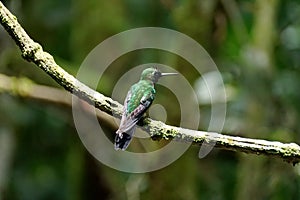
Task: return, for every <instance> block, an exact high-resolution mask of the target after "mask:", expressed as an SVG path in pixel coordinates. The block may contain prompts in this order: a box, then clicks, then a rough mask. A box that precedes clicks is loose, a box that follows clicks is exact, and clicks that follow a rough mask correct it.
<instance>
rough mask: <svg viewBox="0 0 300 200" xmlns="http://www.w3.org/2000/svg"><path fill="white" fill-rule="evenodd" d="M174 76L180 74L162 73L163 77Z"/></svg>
mask: <svg viewBox="0 0 300 200" xmlns="http://www.w3.org/2000/svg"><path fill="white" fill-rule="evenodd" d="M172 75H178V73H161V76H172Z"/></svg>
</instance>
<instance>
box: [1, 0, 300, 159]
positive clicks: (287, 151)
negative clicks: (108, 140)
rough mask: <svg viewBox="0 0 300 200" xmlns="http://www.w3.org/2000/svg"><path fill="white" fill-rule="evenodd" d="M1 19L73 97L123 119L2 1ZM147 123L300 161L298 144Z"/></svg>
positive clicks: (151, 128)
mask: <svg viewBox="0 0 300 200" xmlns="http://www.w3.org/2000/svg"><path fill="white" fill-rule="evenodd" d="M0 20H1V24H2V26H3V27H4V28H5V30H6V31H7V32H8V33H9V35H10V36H11V37H12V39H13V40H14V41H15V43H16V44H17V46H18V47H19V48H20V50H21V53H22V57H23V58H24V59H26V60H27V61H29V62H33V63H35V64H36V65H37V66H38V67H39V68H41V69H42V70H43V71H44V72H46V73H47V74H48V75H50V76H51V77H52V78H53V79H54V80H55V81H56V82H57V83H58V84H60V85H61V86H62V87H63V88H65V89H66V90H67V91H69V92H71V93H72V94H74V95H76V96H78V97H79V98H81V99H83V100H85V101H87V102H88V103H90V104H92V105H95V107H96V108H98V109H100V110H101V111H103V112H106V113H108V114H109V115H112V113H114V114H116V115H117V116H118V117H120V116H121V113H122V108H123V106H122V105H121V104H120V103H118V102H116V101H114V100H112V99H111V98H109V97H106V96H104V95H102V94H100V93H98V92H96V91H94V90H92V89H91V88H89V87H88V86H86V85H84V84H83V83H81V82H80V81H78V80H77V79H76V78H75V77H73V76H72V75H70V74H68V73H67V72H66V71H65V70H63V69H62V68H61V67H60V66H59V65H57V64H56V62H55V61H54V59H53V57H52V56H51V55H50V54H49V53H47V52H45V51H43V49H42V47H41V45H40V44H38V43H36V42H34V41H33V40H32V39H31V38H30V37H29V36H28V34H27V33H26V32H25V30H24V29H23V28H22V27H21V25H20V24H19V23H18V21H17V18H16V17H15V16H14V15H12V14H11V13H10V11H9V10H8V9H7V8H6V7H5V6H4V5H3V4H2V2H0ZM143 122H144V123H143V126H142V129H143V130H145V131H146V132H148V133H149V134H150V135H151V137H152V138H163V139H166V140H169V139H173V138H175V139H176V140H178V141H189V142H193V143H195V144H202V143H203V142H206V143H208V144H209V143H212V144H215V146H216V147H218V148H221V149H226V150H233V151H238V152H246V153H251V154H256V155H258V154H264V155H267V156H273V157H279V158H282V159H283V160H284V161H287V162H289V163H293V164H296V163H298V162H299V161H300V146H299V145H297V144H295V143H281V142H277V141H267V140H260V139H249V138H242V137H235V136H229V135H223V134H219V133H212V132H205V131H195V130H189V129H182V128H180V127H174V126H169V125H166V124H164V123H163V122H160V121H155V120H152V119H150V118H146V119H144V121H143Z"/></svg>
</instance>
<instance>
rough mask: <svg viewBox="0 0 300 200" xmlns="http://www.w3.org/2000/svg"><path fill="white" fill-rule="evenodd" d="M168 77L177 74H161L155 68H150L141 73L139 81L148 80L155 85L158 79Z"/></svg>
mask: <svg viewBox="0 0 300 200" xmlns="http://www.w3.org/2000/svg"><path fill="white" fill-rule="evenodd" d="M168 75H177V73H161V72H160V71H159V70H158V69H157V68H156V67H155V68H154V67H151V68H147V69H145V70H144V71H143V72H142V75H141V80H149V81H152V82H153V83H157V81H158V79H159V78H160V77H162V76H168Z"/></svg>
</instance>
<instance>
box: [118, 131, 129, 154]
mask: <svg viewBox="0 0 300 200" xmlns="http://www.w3.org/2000/svg"><path fill="white" fill-rule="evenodd" d="M131 139H132V137H131V135H129V134H127V133H120V132H118V131H117V132H116V137H115V149H116V150H119V149H121V150H123V151H124V150H125V149H126V148H127V147H128V145H129V143H130V141H131Z"/></svg>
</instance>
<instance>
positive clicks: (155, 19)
mask: <svg viewBox="0 0 300 200" xmlns="http://www.w3.org/2000/svg"><path fill="white" fill-rule="evenodd" d="M2 2H3V3H4V4H5V5H6V6H7V7H8V8H9V9H10V10H11V11H12V12H13V13H14V14H15V15H16V16H17V17H18V20H19V22H20V23H21V25H22V26H23V27H24V28H25V29H26V31H27V32H28V33H29V35H30V36H31V37H32V38H33V39H34V40H36V41H37V42H39V43H40V44H42V46H43V48H44V49H45V50H46V51H48V52H50V53H51V54H52V55H53V56H54V57H55V60H56V61H57V62H58V63H59V64H60V65H61V66H62V67H63V68H64V69H65V70H66V71H68V72H69V73H71V74H73V75H75V74H76V71H77V69H78V67H79V66H80V64H81V62H82V61H83V59H84V58H85V56H86V55H87V54H88V53H89V51H90V50H92V49H93V48H94V47H95V46H96V45H97V44H99V43H100V42H101V41H103V40H105V39H106V38H107V37H109V36H112V35H114V34H117V33H119V32H121V31H125V30H128V29H131V28H136V27H144V26H156V27H165V28H170V29H174V30H177V31H180V32H182V33H184V34H186V35H188V36H190V37H191V38H193V39H194V40H196V41H197V42H199V43H200V44H201V45H202V46H203V47H204V48H205V49H206V50H207V52H208V53H209V54H210V55H211V56H212V58H213V59H214V61H215V63H216V64H217V66H218V68H219V70H220V73H221V74H222V77H223V79H224V83H225V87H226V91H227V95H228V97H227V102H226V104H227V117H226V121H225V126H224V130H223V132H224V133H226V134H230V135H239V136H244V137H251V138H261V139H268V140H278V141H281V142H295V143H300V135H299V133H300V123H299V114H300V92H299V85H300V70H299V68H300V54H299V53H300V1H298V0H284V1H283V0H282V1H280V0H264V1H262V0H245V1H237V0H156V1H135V0H126V1H122V0H111V1H103V0H86V1H81V0H43V1H40V0H26V1H25V0H23V1H22V0H10V1H9V0H5V1H3V0H2ZM149 62H151V63H153V62H157V63H162V64H165V65H168V66H171V67H173V68H175V69H176V70H178V71H180V72H181V73H182V74H183V75H185V77H186V78H187V79H188V80H189V81H190V84H191V85H193V86H194V87H195V90H197V89H198V90H200V89H201V87H199V83H201V76H202V75H201V74H198V73H197V72H196V71H195V70H194V69H193V67H192V66H190V65H189V64H188V63H187V62H186V61H185V60H183V59H182V58H179V57H178V56H176V55H173V54H171V53H168V52H162V51H158V50H151V49H148V50H140V51H134V52H131V53H128V54H126V55H124V56H122V57H120V58H119V59H117V60H116V61H115V62H114V63H112V64H111V66H110V67H109V69H108V70H106V72H105V74H104V76H103V77H102V79H101V84H99V87H98V90H99V91H100V92H102V93H104V94H106V95H108V96H109V95H111V92H112V89H113V87H114V84H115V83H116V82H117V80H118V78H119V77H121V76H122V74H124V73H125V72H126V71H128V70H129V69H131V68H132V67H134V66H137V65H140V64H144V63H149ZM0 73H1V74H4V75H7V76H9V77H12V76H14V77H18V78H20V77H26V79H24V78H23V79H22V80H23V82H22V83H21V84H26V83H28V82H32V81H33V82H35V83H37V84H40V85H47V86H50V87H55V88H60V87H59V86H58V84H57V83H55V82H54V81H53V80H51V79H50V78H49V77H48V76H47V75H46V74H45V73H44V72H42V71H41V70H40V69H38V68H37V67H36V66H34V65H33V64H32V63H27V62H26V61H24V60H23V59H22V57H21V55H20V51H19V49H18V48H17V47H16V45H15V44H14V42H13V41H12V40H11V38H10V37H9V35H8V34H7V33H6V32H5V31H4V29H3V28H2V27H1V28H0ZM212 78H213V77H212ZM16 79H17V78H13V79H12V80H16ZM137 79H138V77H137ZM5 80H6V79H5ZM5 80H4V79H3V78H2V80H0V81H2V82H5ZM24 80H25V81H24ZM212 80H213V79H212ZM45 90H47V89H45ZM161 90H163V88H161ZM215 91H217V88H216V90H215ZM45 92H46V93H47V91H45ZM0 93H1V94H0V199H7V200H14V199H22V200H32V199H70V200H71V199H72V200H76V199H191V200H192V199H300V167H299V166H295V167H293V166H291V165H289V164H287V163H284V162H282V161H281V160H279V159H274V158H268V157H265V156H255V155H247V154H244V153H236V152H228V151H223V150H218V149H214V150H213V151H212V152H211V153H210V154H209V155H208V156H207V157H205V158H204V159H199V158H198V151H199V147H197V146H192V147H190V148H189V150H188V151H187V152H186V153H185V154H184V155H183V156H182V157H181V158H180V159H178V160H177V161H176V162H174V163H172V164H171V165H170V166H168V167H166V168H164V169H161V170H159V171H155V172H151V173H146V174H129V173H123V172H119V171H116V170H114V169H111V168H109V167H107V166H105V165H103V164H101V163H100V162H98V161H97V160H95V159H94V158H93V157H92V156H91V155H90V154H89V153H88V152H87V150H86V149H85V148H84V146H83V144H82V143H81V141H80V139H79V137H78V134H77V132H76V129H75V128H74V122H73V119H72V112H71V108H70V107H69V106H67V105H65V104H59V103H57V102H56V103H55V102H53V101H42V100H36V99H32V98H31V97H30V95H28V96H27V97H24V96H23V97H20V95H19V92H18V91H11V92H4V91H3V90H0ZM49 93H50V94H51V91H49ZM199 94H203V93H201V91H199ZM169 95H170V94H169V93H168V92H160V93H159V98H158V99H157V100H156V101H157V102H159V103H160V104H162V105H167V110H168V119H167V122H168V123H169V124H173V125H177V124H178V115H179V114H180V113H178V110H179V109H178V108H177V106H178V103H177V102H176V101H174V102H172V101H170V100H169V99H168V98H170V97H169ZM50 96H51V95H50ZM199 99H200V100H202V101H199V102H200V103H199V108H200V110H201V123H200V126H199V130H206V128H207V123H208V121H209V120H210V108H211V104H210V103H209V102H206V101H205V99H206V98H205V96H200V97H199ZM100 123H102V124H103V125H104V126H106V127H107V128H106V129H107V130H106V131H107V134H108V135H112V134H113V133H114V131H115V130H116V128H117V127H116V125H115V124H113V123H111V122H108V121H107V120H106V118H103V119H100ZM111 137H112V136H111ZM133 146H134V145H133Z"/></svg>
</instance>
